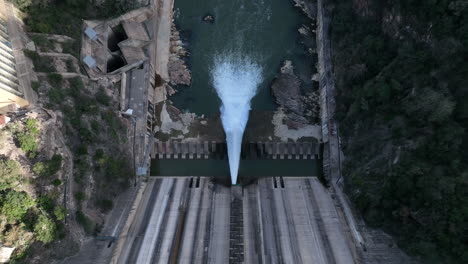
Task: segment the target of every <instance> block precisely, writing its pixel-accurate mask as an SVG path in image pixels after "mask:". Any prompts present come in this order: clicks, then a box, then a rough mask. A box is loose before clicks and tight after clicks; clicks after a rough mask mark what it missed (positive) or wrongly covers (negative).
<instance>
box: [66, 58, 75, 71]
mask: <svg viewBox="0 0 468 264" xmlns="http://www.w3.org/2000/svg"><path fill="white" fill-rule="evenodd" d="M66 64H67V71H68V72H75V71H76V69H75V65H74V64H73V60H71V59H68V60H67V61H66Z"/></svg>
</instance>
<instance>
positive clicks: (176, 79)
mask: <svg viewBox="0 0 468 264" xmlns="http://www.w3.org/2000/svg"><path fill="white" fill-rule="evenodd" d="M170 52H171V55H170V56H169V63H168V66H167V67H168V71H169V79H170V83H171V84H172V85H190V83H191V82H192V73H191V72H190V70H189V69H188V67H187V65H186V64H185V61H184V60H183V58H184V57H187V56H188V55H189V54H188V52H187V50H186V49H185V48H184V45H183V42H182V40H181V39H180V33H179V31H177V28H176V26H175V25H174V24H172V28H171V47H170Z"/></svg>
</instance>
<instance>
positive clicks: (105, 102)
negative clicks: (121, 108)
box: [96, 88, 111, 106]
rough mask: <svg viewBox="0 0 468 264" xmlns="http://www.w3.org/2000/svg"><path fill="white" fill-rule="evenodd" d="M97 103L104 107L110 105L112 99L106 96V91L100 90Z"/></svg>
mask: <svg viewBox="0 0 468 264" xmlns="http://www.w3.org/2000/svg"><path fill="white" fill-rule="evenodd" d="M96 101H98V103H100V104H102V105H106V106H107V105H109V103H110V101H111V98H110V97H109V96H108V95H107V94H106V92H105V91H104V89H102V88H101V89H99V90H98V91H97V93H96Z"/></svg>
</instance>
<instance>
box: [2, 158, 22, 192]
mask: <svg viewBox="0 0 468 264" xmlns="http://www.w3.org/2000/svg"><path fill="white" fill-rule="evenodd" d="M20 180H21V173H20V171H19V165H18V162H16V161H14V160H8V159H7V160H3V159H2V160H0V191H4V190H6V189H11V188H14V187H15V185H17V184H18V182H19V181H20Z"/></svg>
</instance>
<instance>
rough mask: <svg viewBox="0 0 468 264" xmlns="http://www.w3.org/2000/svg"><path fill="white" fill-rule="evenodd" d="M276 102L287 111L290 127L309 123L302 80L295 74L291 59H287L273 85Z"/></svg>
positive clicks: (298, 126) (286, 120) (287, 120)
mask: <svg viewBox="0 0 468 264" xmlns="http://www.w3.org/2000/svg"><path fill="white" fill-rule="evenodd" d="M271 90H272V93H273V96H274V97H275V99H276V103H277V104H279V105H280V107H282V108H283V109H284V111H285V113H286V118H285V122H286V124H287V125H288V127H290V128H300V127H302V126H304V125H305V124H306V123H307V120H306V119H305V118H304V102H303V100H302V96H301V80H300V79H299V78H298V77H297V76H296V75H295V74H294V68H293V66H292V63H291V61H285V62H284V65H283V67H281V71H280V73H279V74H278V75H277V76H276V78H275V79H274V80H273V84H272V85H271Z"/></svg>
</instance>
